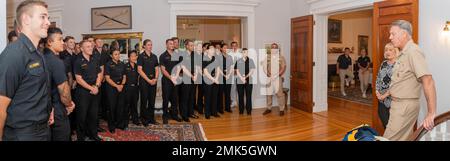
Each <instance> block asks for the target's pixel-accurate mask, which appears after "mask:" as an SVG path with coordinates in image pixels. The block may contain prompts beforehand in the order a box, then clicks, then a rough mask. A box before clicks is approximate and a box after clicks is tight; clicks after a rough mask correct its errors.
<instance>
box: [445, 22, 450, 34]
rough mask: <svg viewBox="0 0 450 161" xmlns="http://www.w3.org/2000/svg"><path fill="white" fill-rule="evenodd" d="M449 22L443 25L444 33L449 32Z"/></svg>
mask: <svg viewBox="0 0 450 161" xmlns="http://www.w3.org/2000/svg"><path fill="white" fill-rule="evenodd" d="M449 27H450V21H447V23H446V24H445V27H444V31H445V32H449V31H450V28H449Z"/></svg>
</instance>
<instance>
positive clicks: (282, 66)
mask: <svg viewBox="0 0 450 161" xmlns="http://www.w3.org/2000/svg"><path fill="white" fill-rule="evenodd" d="M261 64H262V67H263V71H264V73H265V74H266V75H267V77H269V84H268V85H267V88H266V91H267V93H266V95H267V109H266V111H264V113H263V115H267V114H269V113H271V112H272V96H273V95H276V96H277V101H278V106H279V108H280V116H284V109H285V108H286V98H285V95H284V93H283V75H284V73H285V72H286V59H285V58H284V56H283V55H282V54H281V53H280V51H279V48H278V44H275V43H274V44H272V46H271V54H270V56H268V57H267V59H266V60H264V61H263V62H262V63H261ZM274 71H275V72H274Z"/></svg>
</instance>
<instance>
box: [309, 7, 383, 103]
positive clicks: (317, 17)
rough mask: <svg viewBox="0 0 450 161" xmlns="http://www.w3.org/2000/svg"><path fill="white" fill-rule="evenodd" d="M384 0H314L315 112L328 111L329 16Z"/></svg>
mask: <svg viewBox="0 0 450 161" xmlns="http://www.w3.org/2000/svg"><path fill="white" fill-rule="evenodd" d="M379 1H383V0H347V1H345V2H340V1H335V0H332V1H331V0H321V1H312V2H311V3H309V4H310V10H311V13H312V14H313V16H314V21H315V25H314V31H313V32H314V35H313V39H314V40H313V41H314V45H313V46H314V51H313V53H314V54H313V61H314V62H315V66H314V69H313V82H314V84H313V101H314V102H315V106H314V107H313V112H322V111H328V79H327V78H328V74H327V73H328V37H327V35H328V30H327V29H328V17H329V15H331V14H335V13H339V12H352V11H358V10H364V9H371V8H373V6H374V3H375V2H379Z"/></svg>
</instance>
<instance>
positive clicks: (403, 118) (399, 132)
mask: <svg viewBox="0 0 450 161" xmlns="http://www.w3.org/2000/svg"><path fill="white" fill-rule="evenodd" d="M419 109H420V103H419V99H395V98H393V99H392V103H391V109H390V116H389V122H388V124H387V127H386V131H385V132H384V136H383V137H385V138H387V139H389V140H391V141H408V139H409V138H410V137H411V135H412V134H413V130H414V124H415V123H416V121H417V118H418V116H419Z"/></svg>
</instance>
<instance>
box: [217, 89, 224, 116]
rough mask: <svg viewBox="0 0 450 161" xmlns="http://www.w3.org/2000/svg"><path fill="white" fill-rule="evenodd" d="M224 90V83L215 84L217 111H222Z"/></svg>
mask: <svg viewBox="0 0 450 161" xmlns="http://www.w3.org/2000/svg"><path fill="white" fill-rule="evenodd" d="M224 92H225V85H224V84H218V85H217V106H216V107H217V112H219V113H223V102H224V98H223V96H224Z"/></svg>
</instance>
